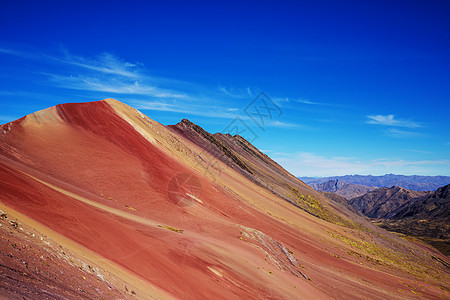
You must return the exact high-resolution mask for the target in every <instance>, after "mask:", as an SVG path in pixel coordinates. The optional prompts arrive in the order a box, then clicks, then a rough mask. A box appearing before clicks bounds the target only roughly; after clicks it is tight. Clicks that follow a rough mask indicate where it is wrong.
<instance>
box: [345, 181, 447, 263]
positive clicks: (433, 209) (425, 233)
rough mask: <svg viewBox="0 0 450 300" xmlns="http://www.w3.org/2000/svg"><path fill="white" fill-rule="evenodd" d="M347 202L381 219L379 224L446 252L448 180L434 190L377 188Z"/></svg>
mask: <svg viewBox="0 0 450 300" xmlns="http://www.w3.org/2000/svg"><path fill="white" fill-rule="evenodd" d="M349 203H350V205H351V206H353V208H354V209H355V210H357V211H359V212H361V213H363V214H364V215H366V216H368V217H370V218H374V219H382V220H380V222H379V224H378V225H380V226H381V227H383V228H385V229H388V230H390V231H396V232H400V233H403V234H407V235H411V236H417V237H421V238H422V239H424V240H425V241H427V242H429V243H430V244H432V245H433V246H435V247H436V248H437V249H439V250H440V251H441V252H442V253H444V254H446V255H450V243H449V241H450V184H449V185H446V186H444V187H440V188H438V189H437V190H436V191H435V192H426V191H411V190H407V189H404V188H401V187H398V186H393V187H391V188H379V189H376V190H373V191H370V192H368V193H367V194H365V195H363V196H360V197H356V198H353V199H351V200H349Z"/></svg>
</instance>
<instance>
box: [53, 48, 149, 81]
mask: <svg viewBox="0 0 450 300" xmlns="http://www.w3.org/2000/svg"><path fill="white" fill-rule="evenodd" d="M63 53H64V56H63V57H62V58H59V57H50V58H51V59H53V60H55V61H58V62H61V63H64V64H70V65H74V66H78V67H81V68H85V69H89V70H93V71H97V72H102V73H105V74H113V75H119V76H123V77H129V78H138V77H141V76H142V75H141V74H139V72H138V70H137V66H139V65H141V64H140V63H130V62H127V61H124V60H123V59H121V58H119V57H117V56H115V55H113V54H111V53H107V52H104V53H102V54H100V55H98V56H97V57H94V58H86V57H82V56H77V55H73V54H71V53H70V52H69V51H68V50H67V49H63Z"/></svg>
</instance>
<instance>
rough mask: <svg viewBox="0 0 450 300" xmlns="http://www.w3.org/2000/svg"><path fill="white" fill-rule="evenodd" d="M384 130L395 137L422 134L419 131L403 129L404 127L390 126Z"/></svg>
mask: <svg viewBox="0 0 450 300" xmlns="http://www.w3.org/2000/svg"><path fill="white" fill-rule="evenodd" d="M384 132H385V134H386V135H387V136H390V137H394V138H403V139H405V138H413V137H419V136H422V134H420V133H418V132H414V131H408V130H402V129H397V128H388V129H386V130H385V131H384Z"/></svg>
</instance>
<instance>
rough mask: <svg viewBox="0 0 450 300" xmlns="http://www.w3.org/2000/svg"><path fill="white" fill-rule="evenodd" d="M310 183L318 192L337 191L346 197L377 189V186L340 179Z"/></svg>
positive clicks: (349, 197)
mask: <svg viewBox="0 0 450 300" xmlns="http://www.w3.org/2000/svg"><path fill="white" fill-rule="evenodd" d="M309 185H310V186H311V187H312V188H313V189H315V190H316V191H318V192H326V193H336V194H338V195H339V196H342V197H344V198H345V199H351V198H354V197H358V196H362V195H364V194H366V193H367V192H369V191H372V190H374V189H376V187H370V186H365V185H361V184H353V183H347V182H343V181H341V180H339V179H333V180H329V181H326V182H323V183H310V184H309Z"/></svg>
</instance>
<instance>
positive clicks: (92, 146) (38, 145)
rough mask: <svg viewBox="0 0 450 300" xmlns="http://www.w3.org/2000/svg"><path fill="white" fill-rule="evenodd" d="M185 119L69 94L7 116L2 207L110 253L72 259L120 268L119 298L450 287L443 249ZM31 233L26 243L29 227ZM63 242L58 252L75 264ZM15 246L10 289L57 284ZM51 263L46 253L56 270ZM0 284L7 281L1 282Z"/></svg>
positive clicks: (60, 237) (77, 243)
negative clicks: (173, 121) (409, 237)
mask: <svg viewBox="0 0 450 300" xmlns="http://www.w3.org/2000/svg"><path fill="white" fill-rule="evenodd" d="M183 124H184V125H186V126H184V125H183ZM183 124H182V125H183V126H181V125H180V127H181V128H174V127H169V126H167V127H166V126H163V125H162V124H160V123H158V122H156V121H154V120H152V119H150V118H148V117H147V116H145V115H144V114H142V113H141V112H139V111H138V110H136V109H134V108H132V107H129V106H128V105H126V104H124V103H121V102H119V101H116V100H111V99H108V100H103V101H96V102H88V103H72V104H62V105H58V106H56V107H51V108H48V109H46V110H44V111H40V112H37V113H34V114H30V115H28V116H26V117H24V118H22V119H21V120H20V121H16V122H15V123H14V122H12V123H7V124H4V125H2V128H3V134H0V178H2V179H3V180H2V181H0V202H1V204H2V206H1V207H2V210H3V209H5V214H8V215H15V216H16V221H15V222H18V223H20V224H25V225H27V226H30V227H32V224H39V227H36V226H34V225H33V226H34V227H32V228H33V229H32V230H34V231H36V232H43V231H44V230H43V229H45V228H48V229H50V230H48V231H45V232H47V233H46V234H48V235H51V238H52V239H53V240H55V241H56V242H55V243H56V244H55V249H58V248H59V247H58V243H59V244H60V245H61V244H62V242H63V241H69V242H67V243H66V244H65V245H67V247H68V249H69V250H70V251H75V250H77V251H78V252H79V253H80V256H79V257H87V253H95V255H96V256H97V257H100V258H101V261H107V262H108V264H105V265H102V266H97V265H96V262H95V260H94V261H92V262H90V263H89V265H83V264H82V263H81V262H80V263H79V264H78V265H77V266H75V268H78V269H79V270H81V271H82V272H91V273H92V271H89V270H92V268H93V267H94V268H95V269H97V267H98V268H99V269H100V268H103V269H104V270H105V271H104V272H105V273H104V274H110V275H111V276H115V277H117V278H120V279H123V280H124V281H114V284H113V283H111V284H112V285H113V286H112V288H113V290H114V291H115V292H117V293H118V294H120V295H121V296H122V297H123V298H133V297H143V298H148V297H149V296H148V294H146V293H145V291H147V292H148V293H153V296H155V297H156V295H159V296H158V298H184V299H211V298H214V299H238V298H247V299H257V298H276V299H282V298H309V299H329V298H341V299H353V298H358V297H375V298H383V297H385V296H386V294H387V293H389V295H391V296H392V297H393V298H398V299H401V298H404V296H405V293H406V294H407V295H410V296H413V294H412V293H411V287H414V288H419V284H420V285H421V286H423V289H424V291H422V292H421V293H423V295H424V296H427V297H438V295H439V293H441V291H442V288H444V289H445V288H448V287H447V284H446V281H445V280H444V282H442V278H446V276H447V275H446V273H445V266H444V265H443V264H442V263H439V262H438V261H437V260H436V259H433V258H432V257H436V258H439V259H441V260H442V261H444V262H445V260H446V258H445V256H442V255H441V254H440V253H438V252H436V251H435V250H434V249H432V248H425V247H423V246H419V245H415V244H412V243H410V242H408V241H405V240H403V239H400V238H398V237H396V236H394V235H392V234H390V233H388V232H386V231H385V230H383V229H380V228H377V227H375V226H373V225H372V224H370V223H369V222H367V221H366V220H365V219H364V218H360V217H359V216H357V215H356V214H354V213H353V212H352V211H350V210H349V209H347V208H345V207H343V206H342V205H341V204H339V201H334V202H333V201H330V200H328V199H327V198H326V197H324V196H323V195H322V194H320V193H319V192H317V191H315V190H313V189H312V188H310V187H309V186H307V185H306V184H304V183H303V182H301V181H300V180H298V179H296V178H295V177H294V176H293V175H292V174H290V173H288V172H287V171H286V170H284V169H283V168H281V167H280V166H279V165H278V164H276V163H275V162H274V161H272V160H271V159H270V158H269V157H268V156H266V155H265V154H262V153H261V152H260V151H259V150H258V149H257V148H256V147H254V146H253V145H251V144H250V143H248V142H247V141H245V140H244V139H243V138H241V137H239V136H234V137H233V136H230V135H226V134H214V135H212V134H209V133H207V132H206V131H202V130H200V129H201V127H200V126H199V128H197V127H195V128H196V129H197V130H195V129H194V125H195V124H194V125H191V124H189V123H187V122H186V121H185V122H183ZM192 124H193V123H192ZM188 125H189V126H188ZM174 126H176V125H174ZM197 126H198V125H197ZM29 220H33V222H34V223H31V222H30V221H29ZM10 224H11V226H13V227H14V226H16V225H14V224H16V223H10ZM11 226H10V225H8V227H7V226H2V227H1V228H0V234H1V236H2V238H3V237H6V236H7V237H8V238H14V239H15V237H14V235H7V234H8V232H9V230H10V227H11ZM17 226H18V227H19V226H20V225H17ZM7 230H8V231H7ZM12 230H15V229H12ZM18 230H19V231H20V229H18ZM27 230H28V229H27ZM40 236H43V235H40ZM26 237H27V239H29V241H25V242H23V243H22V242H21V245H22V244H23V245H25V246H26V243H31V241H32V239H33V238H34V237H33V236H32V235H31V234H28V235H26ZM10 242H11V244H14V245H16V246H17V244H15V242H14V240H11V241H10ZM45 245H46V244H42V247H47V246H48V245H47V246H45ZM8 247H12V248H10V249H9V250H8V251H12V252H11V253H14V255H16V254H15V253H16V252H14V251H17V252H19V250H18V249H16V248H14V246H8ZM65 249H66V248H65ZM64 251H65V250H64ZM21 253H23V252H21ZM59 253H60V254H58V255H56V256H55V257H53V258H52V259H53V260H54V261H55V262H56V261H57V262H58V263H59V262H67V264H68V265H67V266H66V267H67V268H72V267H74V266H72V265H71V264H69V263H70V260H69V258H68V257H67V253H63V252H59ZM412 253H414V255H412ZM14 255H12V257H9V256H8V257H4V259H5V261H6V262H7V263H8V264H9V263H11V264H10V265H14V266H15V268H18V269H17V270H16V269H14V271H13V270H10V269H2V271H5V272H7V274H12V276H11V277H12V278H13V276H16V277H15V278H17V280H18V281H17V282H20V284H21V285H20V287H19V286H17V287H16V288H15V290H14V291H12V292H14V293H15V294H9V292H8V294H7V295H25V292H24V290H26V289H27V288H33V289H38V290H39V291H41V292H43V291H49V292H55V289H54V287H53V286H52V284H51V282H49V281H48V279H45V278H44V277H42V274H40V273H39V272H38V271H34V272H32V274H31V276H35V278H37V279H41V280H36V281H34V282H33V283H34V284H35V285H30V284H29V283H28V285H27V281H24V279H23V278H22V279H21V277H17V274H21V272H22V273H27V274H29V273H30V272H31V271H29V270H26V267H25V264H21V265H20V267H18V266H17V264H13V262H15V260H16V256H14ZM21 259H25V260H28V259H31V258H30V257H23V258H21ZM55 262H52V261H50V260H49V261H48V262H47V261H46V263H47V265H45V266H46V267H49V269H48V270H49V272H54V273H52V274H54V276H55V277H54V278H53V279H52V280H54V281H55V282H58V280H59V278H60V277H59V275H58V273H57V272H55V271H57V270H54V269H53V268H52V265H54V263H55ZM72 264H73V263H72ZM91 264H92V265H91ZM0 268H2V267H1V266H0ZM430 269H431V270H433V272H432V273H429V270H430ZM16 271H17V272H16ZM14 274H16V275H14ZM74 274H75V273H74ZM76 274H80V273H76ZM124 274H127V275H124ZM100 275H101V274H100ZM438 277H439V278H438ZM83 278H84V279H82V280H83V281H81V282H84V285H83V290H84V291H87V290H88V291H92V293H95V289H94V288H93V287H94V286H93V284H91V281H92V280H95V278H92V277H89V276H85V277H83ZM98 278H99V279H100V277H98ZM134 278H139V281H136V280H134ZM308 278H309V279H310V280H307V279H308ZM398 278H402V282H405V283H406V284H408V287H405V285H403V284H401V283H399V282H398ZM100 280H101V279H100ZM137 282H139V283H137ZM330 282H332V284H329V283H330ZM84 286H86V287H87V288H86V289H85V288H84ZM21 287H22V288H21ZM60 288H62V289H66V290H68V289H71V287H68V286H64V285H61V286H60ZM80 288H81V287H80ZM0 289H2V290H8V291H10V287H8V289H7V287H5V286H4V283H3V282H1V283H0ZM21 289H22V290H21ZM12 292H11V293H12ZM56 293H58V292H56ZM81 293H82V292H81ZM86 293H88V292H86ZM89 293H90V292H89ZM89 295H90V296H92V297H93V295H94V294H89ZM356 295H358V296H356ZM150 296H151V295H150Z"/></svg>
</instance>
